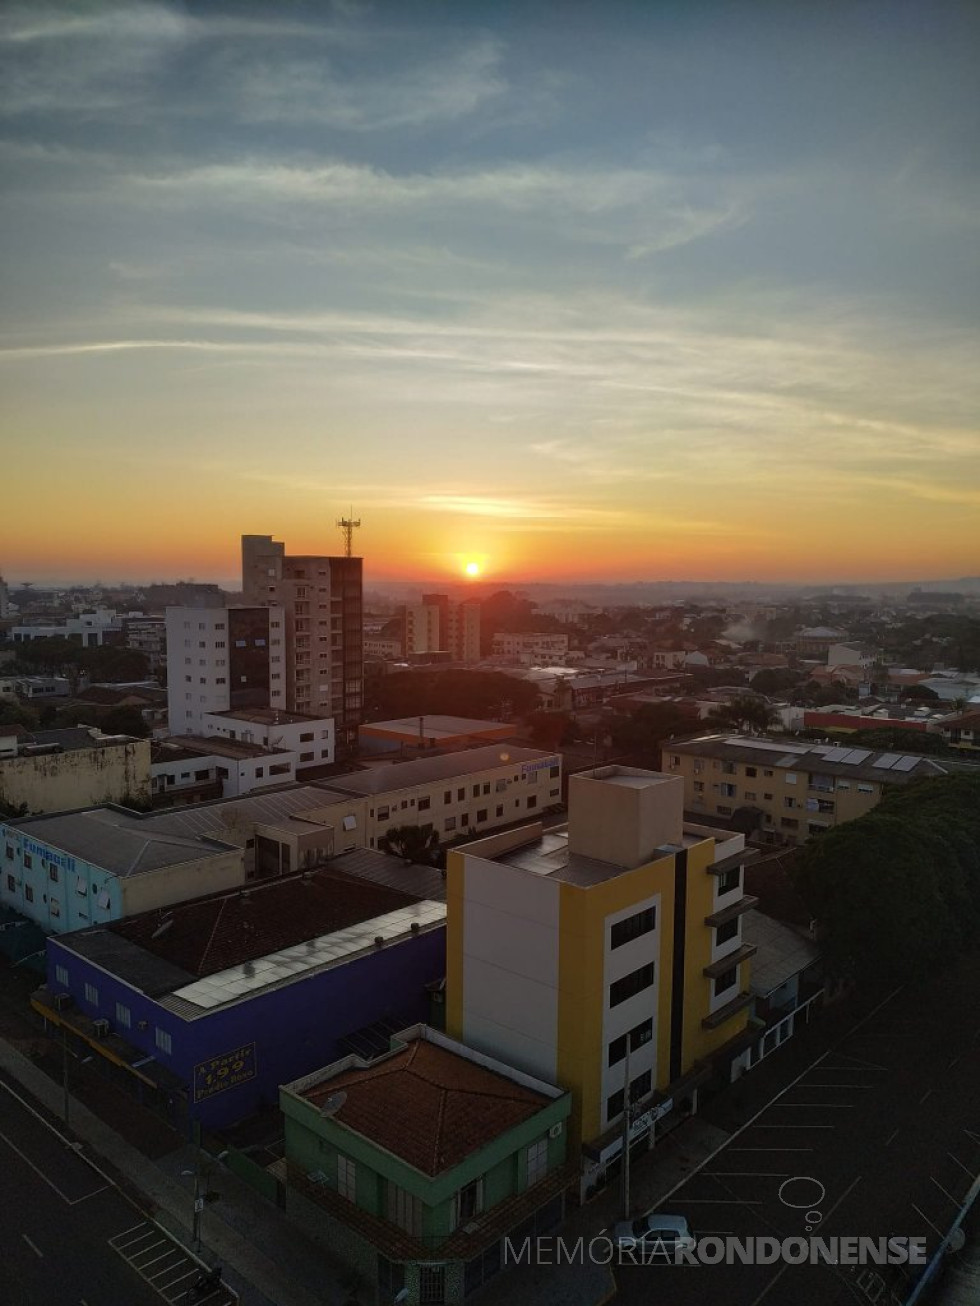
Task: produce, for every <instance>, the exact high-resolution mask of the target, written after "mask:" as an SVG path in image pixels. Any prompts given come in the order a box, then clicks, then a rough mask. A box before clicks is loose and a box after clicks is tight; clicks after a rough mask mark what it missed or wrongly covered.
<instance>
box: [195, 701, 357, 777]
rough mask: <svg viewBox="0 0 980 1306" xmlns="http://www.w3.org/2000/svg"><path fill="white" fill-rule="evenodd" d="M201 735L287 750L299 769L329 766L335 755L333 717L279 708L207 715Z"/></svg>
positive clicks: (250, 709)
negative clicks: (292, 755)
mask: <svg viewBox="0 0 980 1306" xmlns="http://www.w3.org/2000/svg"><path fill="white" fill-rule="evenodd" d="M201 733H202V734H203V735H205V736H208V737H215V738H221V739H228V740H231V741H233V742H238V743H242V744H256V745H259V746H260V747H262V748H279V749H285V750H286V751H287V752H289V753H292V754H295V757H296V765H297V766H298V767H304V766H314V765H316V766H324V765H329V764H330V763H332V762H333V761H334V757H335V752H336V731H335V729H334V722H333V718H332V717H317V716H308V715H306V714H305V713H303V712H287V711H285V709H283V708H278V707H256V708H232V709H231V710H230V711H227V712H206V713H205V714H204V717H203V730H202V731H201Z"/></svg>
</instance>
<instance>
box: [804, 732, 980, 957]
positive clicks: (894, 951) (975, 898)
mask: <svg viewBox="0 0 980 1306" xmlns="http://www.w3.org/2000/svg"><path fill="white" fill-rule="evenodd" d="M876 733H877V732H876ZM796 875H797V887H798V888H799V891H800V893H801V894H802V895H803V898H804V900H805V901H806V902H807V903H808V904H809V906H810V910H811V911H812V912H813V915H814V917H815V918H816V919H817V921H818V922H819V925H820V931H821V945H822V948H823V951H824V957H825V959H826V961H827V964H828V967H829V968H830V970H831V972H832V973H833V974H835V975H839V976H842V977H845V978H848V979H853V980H857V981H859V982H875V981H880V982H884V983H892V982H896V983H897V982H900V981H902V980H906V979H910V978H915V977H917V976H920V975H924V974H927V973H928V972H930V971H931V970H934V969H935V968H937V967H939V966H942V965H943V964H945V963H948V962H951V961H953V960H955V958H956V956H957V955H958V954H959V953H961V952H962V951H963V950H964V949H965V948H966V947H968V946H969V945H970V944H971V943H974V942H975V941H976V940H977V939H978V937H980V775H971V774H958V775H951V776H942V777H937V778H935V779H928V780H920V781H918V782H916V783H915V784H913V785H910V786H908V787H907V788H895V789H892V790H891V791H890V792H889V793H888V794H887V795H886V796H885V797H884V798H883V799H882V801H881V803H879V805H878V806H877V807H876V808H875V809H874V811H872V812H869V813H868V815H867V816H863V817H861V818H860V819H858V820H856V821H849V822H847V824H845V825H840V826H838V827H837V828H836V829H833V830H829V831H828V832H827V833H826V834H823V835H821V836H820V837H819V838H816V839H812V840H811V841H810V842H809V843H808V844H806V845H805V847H804V849H803V851H802V853H801V856H800V865H799V869H798V871H797V873H796Z"/></svg>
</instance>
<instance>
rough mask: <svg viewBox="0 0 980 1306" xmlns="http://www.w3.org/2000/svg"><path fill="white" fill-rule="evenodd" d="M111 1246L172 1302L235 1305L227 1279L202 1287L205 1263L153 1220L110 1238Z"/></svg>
mask: <svg viewBox="0 0 980 1306" xmlns="http://www.w3.org/2000/svg"><path fill="white" fill-rule="evenodd" d="M109 1246H110V1247H111V1248H112V1250H113V1251H114V1252H117V1253H118V1254H119V1255H120V1256H121V1257H122V1258H123V1260H124V1261H127V1262H128V1263H129V1264H130V1265H131V1266H132V1267H133V1269H134V1270H135V1271H136V1273H137V1274H138V1275H139V1276H140V1277H141V1278H142V1279H145V1280H146V1282H147V1283H148V1284H149V1285H150V1286H151V1287H152V1288H153V1290H154V1291H155V1292H157V1293H159V1295H160V1296H161V1297H162V1298H163V1300H164V1301H165V1302H168V1303H169V1304H170V1306H235V1303H236V1302H237V1301H238V1294H237V1293H236V1292H234V1291H233V1290H232V1289H231V1288H229V1287H228V1285H227V1284H226V1283H217V1284H215V1285H214V1286H213V1287H207V1288H202V1289H198V1288H196V1287H195V1285H196V1284H197V1282H198V1280H199V1279H200V1277H201V1274H202V1270H201V1263H200V1261H197V1260H195V1259H194V1258H193V1257H192V1256H190V1255H189V1253H188V1252H186V1251H185V1250H184V1249H183V1247H181V1246H180V1244H179V1243H176V1242H174V1240H173V1239H172V1238H170V1237H169V1236H168V1235H167V1234H166V1233H164V1231H163V1230H162V1229H161V1228H160V1226H159V1225H157V1224H153V1223H152V1222H151V1221H149V1220H143V1221H142V1222H141V1223H140V1224H134V1225H133V1227H132V1228H131V1229H124V1230H123V1231H122V1233H117V1234H116V1235H115V1236H114V1237H112V1238H110V1239H109Z"/></svg>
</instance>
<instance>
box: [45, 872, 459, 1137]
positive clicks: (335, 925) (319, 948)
mask: <svg viewBox="0 0 980 1306" xmlns="http://www.w3.org/2000/svg"><path fill="white" fill-rule="evenodd" d="M445 932H446V906H445V885H444V882H443V878H442V874H441V872H439V871H437V870H433V869H432V868H431V867H425V866H416V865H412V864H406V863H405V862H404V861H402V860H401V859H399V858H395V857H388V856H385V855H384V854H382V853H376V852H372V851H370V850H367V849H363V850H360V851H357V852H351V853H344V854H343V855H341V856H339V857H335V858H333V859H332V860H331V861H330V862H329V863H328V864H327V865H326V866H324V867H321V868H320V869H318V870H314V871H306V872H303V873H302V874H297V875H292V876H286V877H283V878H281V879H277V880H273V881H269V882H265V883H257V884H254V885H249V886H246V887H244V888H241V889H235V890H233V891H227V892H222V893H216V894H211V895H209V896H207V897H205V898H198V899H194V900H192V901H190V902H185V903H181V904H178V905H177V906H174V907H166V908H161V909H160V910H157V911H152V912H147V913H144V914H143V915H140V916H134V917H130V918H128V919H125V920H119V921H113V922H109V923H107V924H105V925H98V926H93V927H92V928H90V929H86V930H80V931H78V932H76V933H73V934H66V935H61V936H57V937H52V938H49V939H48V941H47V982H46V984H45V985H44V987H43V988H41V989H39V990H38V991H37V992H36V993H35V994H34V997H33V999H32V1001H33V1005H34V1007H35V1009H36V1010H37V1011H39V1012H40V1013H41V1014H42V1015H43V1016H44V1017H45V1019H46V1020H47V1021H48V1022H50V1023H51V1024H53V1025H57V1026H63V1027H64V1028H65V1030H66V1033H67V1035H68V1036H69V1037H70V1038H72V1039H74V1040H77V1041H80V1042H83V1043H84V1044H86V1045H87V1046H86V1047H85V1052H86V1054H89V1053H91V1052H92V1051H94V1052H96V1053H98V1054H99V1055H100V1056H102V1057H103V1058H104V1060H105V1062H106V1063H109V1064H108V1065H107V1071H108V1073H111V1074H113V1075H116V1076H122V1077H123V1078H124V1079H127V1080H128V1081H129V1082H130V1084H131V1086H132V1087H133V1088H134V1089H135V1091H136V1092H137V1094H138V1095H139V1096H140V1097H141V1098H142V1099H143V1100H144V1101H147V1102H148V1103H149V1104H151V1105H153V1106H155V1107H156V1108H157V1109H159V1110H160V1111H161V1112H163V1113H164V1114H166V1115H167V1116H168V1118H169V1119H170V1120H171V1121H172V1122H173V1123H174V1124H175V1125H176V1126H177V1127H178V1128H181V1129H190V1127H191V1126H192V1125H193V1123H194V1122H199V1123H200V1124H201V1125H202V1126H203V1127H205V1128H210V1129H218V1128H223V1127H226V1126H229V1125H232V1124H234V1123H236V1122H237V1121H240V1120H242V1119H244V1118H246V1117H247V1116H250V1115H252V1114H253V1113H254V1112H256V1111H257V1110H259V1109H260V1107H262V1106H274V1105H275V1104H276V1103H277V1101H278V1094H279V1085H280V1084H284V1083H288V1082H290V1081H291V1080H293V1079H297V1078H299V1077H301V1076H303V1075H306V1074H309V1073H310V1072H311V1071H313V1070H315V1069H317V1068H318V1067H319V1066H322V1065H324V1064H326V1063H328V1062H330V1061H331V1060H335V1059H337V1058H338V1057H341V1056H344V1055H345V1054H347V1053H349V1052H353V1051H359V1052H363V1051H364V1050H366V1049H367V1048H370V1047H371V1044H372V1040H374V1039H377V1040H379V1046H380V1047H381V1048H387V1046H388V1032H389V1031H390V1030H391V1029H398V1028H400V1027H404V1026H405V1025H406V1024H408V1023H411V1022H416V1021H422V1020H427V1019H428V1018H429V986H432V985H434V984H435V983H436V982H437V981H439V980H441V979H442V977H443V976H444V974H445Z"/></svg>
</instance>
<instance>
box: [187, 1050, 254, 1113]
mask: <svg viewBox="0 0 980 1306" xmlns="http://www.w3.org/2000/svg"><path fill="white" fill-rule="evenodd" d="M255 1075H256V1069H255V1044H254V1043H246V1044H245V1046H244V1047H240V1048H236V1049H235V1051H234V1052H222V1053H221V1055H220V1056H217V1057H211V1058H210V1060H208V1061H201V1062H199V1063H198V1064H197V1065H196V1066H195V1067H194V1101H195V1102H203V1101H204V1099H205V1098H208V1097H213V1096H214V1095H215V1093H223V1092H224V1091H225V1089H226V1088H234V1087H235V1085H236V1084H244V1083H247V1081H248V1080H250V1079H254V1078H255Z"/></svg>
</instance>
